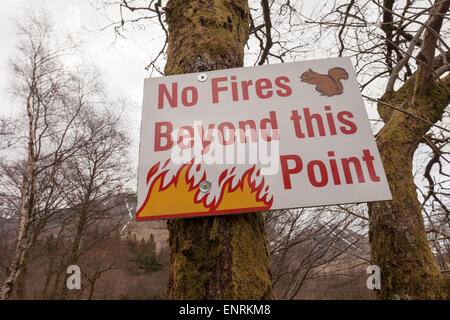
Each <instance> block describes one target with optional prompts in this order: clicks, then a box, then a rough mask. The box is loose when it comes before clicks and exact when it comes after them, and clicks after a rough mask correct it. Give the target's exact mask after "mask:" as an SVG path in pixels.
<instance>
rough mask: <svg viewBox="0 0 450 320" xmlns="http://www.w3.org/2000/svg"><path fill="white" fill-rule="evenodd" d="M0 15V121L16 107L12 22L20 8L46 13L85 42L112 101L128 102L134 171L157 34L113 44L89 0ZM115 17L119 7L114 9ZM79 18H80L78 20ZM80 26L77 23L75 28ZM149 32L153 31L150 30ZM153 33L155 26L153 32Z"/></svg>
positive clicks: (26, 1)
mask: <svg viewBox="0 0 450 320" xmlns="http://www.w3.org/2000/svg"><path fill="white" fill-rule="evenodd" d="M2 4H3V6H2V10H1V11H0V41H1V42H0V43H1V44H2V45H1V49H0V116H5V115H12V114H16V113H17V112H18V111H19V110H20V106H14V104H13V103H12V101H11V100H10V99H9V98H10V97H9V94H8V92H7V88H8V60H9V59H10V58H11V57H13V55H14V50H15V46H16V45H17V42H16V41H17V37H16V36H15V32H16V28H15V23H14V19H16V18H20V17H21V14H22V12H23V9H24V8H30V9H39V8H41V7H44V8H46V9H47V10H48V11H49V12H50V13H51V15H52V18H53V21H54V22H55V25H56V28H57V29H61V30H64V31H70V32H72V33H75V34H76V35H77V38H78V37H79V38H80V39H82V40H83V43H84V45H83V48H84V50H83V51H84V52H85V53H86V57H87V60H88V61H89V62H90V63H92V64H94V65H96V66H98V67H100V70H101V71H102V72H103V74H104V77H103V78H104V80H105V83H106V85H107V87H108V89H109V91H110V92H111V94H112V95H113V96H121V97H124V98H126V99H128V100H129V101H130V104H129V105H128V106H127V108H126V110H125V114H124V118H125V119H126V121H125V122H126V124H127V127H128V129H129V134H130V135H131V137H132V138H133V146H132V150H131V152H132V154H135V155H136V156H132V157H130V158H131V159H132V161H133V165H134V166H136V165H137V152H138V142H139V141H138V137H139V128H140V116H141V114H140V113H141V103H142V89H143V80H144V78H145V77H148V76H149V73H148V72H147V71H145V69H144V68H145V66H146V65H147V64H148V62H149V61H150V57H151V56H152V54H155V53H156V51H157V50H158V48H159V45H158V44H159V43H160V42H159V41H158V39H157V38H155V35H156V36H159V34H160V32H159V30H155V32H151V31H150V30H148V29H147V30H146V31H145V36H143V32H138V33H137V34H136V35H133V34H132V33H129V34H127V38H126V39H123V38H117V40H116V41H114V40H115V39H116V37H115V34H114V31H113V29H112V28H108V29H106V30H104V31H99V29H100V28H101V27H104V26H106V25H107V24H108V21H107V20H106V18H104V17H103V15H102V14H101V11H98V10H95V8H93V6H91V4H90V2H89V1H88V0H78V1H75V0H14V1H8V2H7V3H6V1H5V3H2ZM112 9H114V10H115V11H114V12H116V11H117V6H115V7H113V8H112ZM78 13H79V14H78ZM78 21H79V22H78ZM150 28H153V27H152V26H150ZM155 28H156V26H155Z"/></svg>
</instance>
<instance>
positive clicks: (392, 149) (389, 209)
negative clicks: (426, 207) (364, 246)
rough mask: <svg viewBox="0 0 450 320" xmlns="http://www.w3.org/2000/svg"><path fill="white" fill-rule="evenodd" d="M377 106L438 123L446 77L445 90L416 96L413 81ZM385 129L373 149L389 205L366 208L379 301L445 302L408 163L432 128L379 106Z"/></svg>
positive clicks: (446, 97)
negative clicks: (379, 160) (389, 194)
mask: <svg viewBox="0 0 450 320" xmlns="http://www.w3.org/2000/svg"><path fill="white" fill-rule="evenodd" d="M419 75H420V68H419V71H418V72H417V75H416V76H415V77H411V78H410V79H409V80H408V81H407V82H406V83H405V84H404V85H403V86H402V87H401V88H400V89H399V90H398V91H396V92H388V93H386V94H385V95H384V96H383V98H382V99H381V100H382V101H384V102H386V103H389V104H391V105H394V106H396V107H397V108H401V109H403V110H407V111H408V112H409V113H412V114H414V115H417V116H419V117H422V118H424V119H426V120H428V121H430V122H432V123H435V122H436V121H438V120H440V119H441V117H442V115H443V113H444V109H445V107H446V106H447V105H448V104H449V102H450V94H449V90H448V89H447V88H445V86H447V87H448V85H450V76H447V77H446V78H445V79H443V83H444V85H442V84H440V83H439V82H434V84H432V85H431V88H429V89H428V90H427V91H426V92H424V93H423V94H417V93H415V91H416V89H417V86H418V85H417V84H416V83H419V81H416V77H418V76H419ZM378 110H379V113H380V115H381V117H382V118H383V121H384V122H385V126H384V127H383V129H382V130H381V131H380V133H379V134H378V137H377V145H378V149H379V150H380V155H381V158H382V161H383V165H384V169H385V171H386V176H387V179H388V181H389V185H390V188H391V192H392V197H393V200H392V201H383V202H376V203H372V204H370V205H369V216H370V231H369V239H370V251H371V260H372V263H373V264H375V265H378V266H379V267H380V269H381V285H382V286H381V292H380V298H382V299H445V298H447V297H448V296H449V293H450V288H449V286H448V283H446V280H445V279H444V277H443V276H442V275H441V273H440V271H439V268H438V266H437V264H436V262H435V259H434V256H433V253H432V252H431V250H430V247H429V245H428V240H427V237H426V233H425V227H424V220H423V216H422V212H421V207H420V204H419V201H418V200H417V192H416V185H415V184H414V177H413V174H412V165H413V163H412V161H413V156H414V152H415V151H416V149H417V147H418V146H419V143H420V141H421V139H422V136H423V135H424V134H425V133H426V132H427V131H428V130H429V129H430V128H431V125H430V124H428V123H426V122H424V121H422V120H419V119H417V118H415V117H412V116H409V115H407V114H405V113H402V112H398V111H392V110H389V109H388V108H386V106H384V105H382V104H381V103H380V104H379V106H378Z"/></svg>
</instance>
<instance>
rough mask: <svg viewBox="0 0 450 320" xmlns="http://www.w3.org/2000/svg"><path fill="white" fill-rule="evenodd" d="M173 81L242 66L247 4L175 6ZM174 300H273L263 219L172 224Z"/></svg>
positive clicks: (231, 0) (221, 1)
mask: <svg viewBox="0 0 450 320" xmlns="http://www.w3.org/2000/svg"><path fill="white" fill-rule="evenodd" d="M165 10H166V18H167V23H168V26H169V30H168V31H169V38H168V52H167V63H166V67H165V74H166V75H174V74H181V73H191V72H202V71H209V70H216V69H226V68H233V67H242V66H243V59H244V45H245V44H246V42H247V39H248V35H249V25H250V19H249V17H250V16H249V7H248V3H247V1H246V0H183V1H181V0H171V1H169V2H168V4H167V7H166V8H165ZM168 229H169V245H170V248H171V251H172V253H171V271H170V279H169V284H168V291H169V295H170V296H171V297H172V298H173V299H271V298H272V297H273V293H272V283H271V278H270V270H269V254H268V246H267V239H266V231H265V225H264V220H263V218H262V214H261V213H249V214H235V215H229V216H213V217H204V218H191V219H176V220H169V221H168Z"/></svg>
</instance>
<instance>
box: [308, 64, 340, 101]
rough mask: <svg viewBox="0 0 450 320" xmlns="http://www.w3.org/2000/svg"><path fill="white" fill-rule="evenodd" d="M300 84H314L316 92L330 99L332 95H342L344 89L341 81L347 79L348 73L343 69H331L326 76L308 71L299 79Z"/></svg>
mask: <svg viewBox="0 0 450 320" xmlns="http://www.w3.org/2000/svg"><path fill="white" fill-rule="evenodd" d="M300 79H301V81H302V82H306V83H309V84H315V85H316V90H317V91H319V92H320V93H321V94H322V95H323V96H328V97H332V96H334V95H338V94H342V92H343V91H344V87H343V86H342V83H341V79H342V80H346V79H348V73H347V71H345V69H343V68H338V67H336V68H332V69H330V70H328V74H320V73H317V72H314V71H312V70H311V69H308V71H306V72H304V73H303V74H302V75H301V77H300Z"/></svg>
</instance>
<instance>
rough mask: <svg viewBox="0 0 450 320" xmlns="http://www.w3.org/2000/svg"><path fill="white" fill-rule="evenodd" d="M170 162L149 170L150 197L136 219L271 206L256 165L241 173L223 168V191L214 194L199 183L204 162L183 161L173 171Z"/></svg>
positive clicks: (203, 176)
mask: <svg viewBox="0 0 450 320" xmlns="http://www.w3.org/2000/svg"><path fill="white" fill-rule="evenodd" d="M168 163H169V160H168V161H166V162H165V164H164V165H162V166H161V163H160V162H158V163H157V164H155V165H154V166H153V167H152V168H151V169H150V170H149V172H148V174H147V185H149V189H148V193H147V197H146V199H145V201H144V202H143V204H142V205H141V207H140V208H139V210H138V211H137V214H136V220H152V219H167V218H174V217H189V216H199V215H203V214H204V215H214V214H226V213H238V212H250V211H261V210H269V209H270V207H271V206H272V203H273V197H272V196H271V195H270V194H269V186H268V185H266V184H265V181H264V177H262V176H261V175H260V170H256V167H255V166H253V167H251V168H250V169H248V170H246V171H245V172H244V173H243V174H242V175H241V176H238V175H237V174H236V173H235V169H236V167H233V168H232V169H231V170H230V169H225V170H224V171H222V172H221V174H220V176H219V179H218V186H219V188H220V190H219V192H217V193H216V194H215V195H214V194H212V192H207V193H204V192H201V191H200V189H199V185H200V183H201V182H202V181H204V180H207V179H206V178H207V175H206V172H205V171H204V170H203V168H202V166H201V164H193V163H190V164H184V165H182V166H180V167H179V168H178V170H177V171H176V172H173V173H172V172H170V169H169V168H167V164H168ZM160 167H161V168H160ZM171 175H172V176H171Z"/></svg>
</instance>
